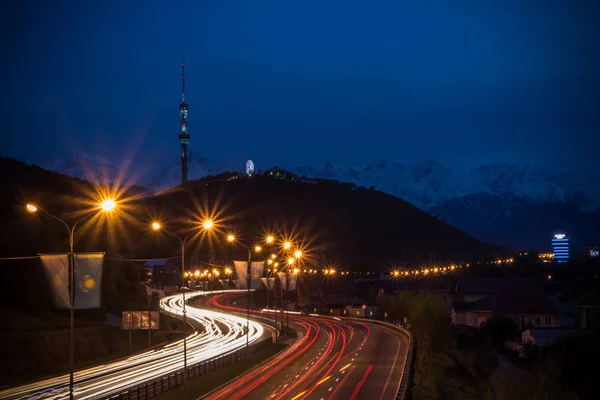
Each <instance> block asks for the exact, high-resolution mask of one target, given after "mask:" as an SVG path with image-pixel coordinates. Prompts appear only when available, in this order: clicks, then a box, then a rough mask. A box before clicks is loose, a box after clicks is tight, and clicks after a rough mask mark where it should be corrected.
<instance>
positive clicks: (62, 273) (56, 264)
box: [40, 254, 71, 309]
mask: <svg viewBox="0 0 600 400" xmlns="http://www.w3.org/2000/svg"><path fill="white" fill-rule="evenodd" d="M40 260H42V266H43V268H44V274H45V275H46V278H47V279H48V283H49V284H50V293H51V295H52V303H53V305H54V307H56V308H62V309H64V308H67V309H69V308H71V302H70V300H69V255H68V254H40Z"/></svg>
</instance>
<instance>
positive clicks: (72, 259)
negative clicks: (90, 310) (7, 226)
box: [27, 204, 91, 400]
mask: <svg viewBox="0 0 600 400" xmlns="http://www.w3.org/2000/svg"><path fill="white" fill-rule="evenodd" d="M27 210H28V211H29V212H36V211H39V212H40V213H42V214H44V215H47V216H48V217H50V218H53V219H55V220H57V221H59V222H60V223H62V224H63V225H64V226H65V228H66V229H67V232H68V233H69V254H68V256H67V261H68V268H69V399H70V400H73V384H74V379H73V365H74V358H75V357H74V354H75V312H74V308H75V252H74V242H75V227H76V226H77V224H79V223H80V222H81V221H83V220H85V219H87V218H89V217H90V216H91V215H87V216H85V217H83V218H81V219H80V220H78V221H76V222H75V223H74V224H73V225H72V226H69V224H67V223H66V222H65V221H63V220H62V219H60V218H58V217H57V216H55V215H52V214H50V213H49V212H46V211H44V210H42V209H40V208H37V207H35V206H33V205H30V204H28V205H27Z"/></svg>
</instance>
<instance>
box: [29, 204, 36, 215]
mask: <svg viewBox="0 0 600 400" xmlns="http://www.w3.org/2000/svg"><path fill="white" fill-rule="evenodd" d="M37 210H38V209H37V207H36V206H34V205H33V204H27V211H29V212H30V213H34V212H36V211H37Z"/></svg>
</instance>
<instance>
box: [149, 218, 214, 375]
mask: <svg viewBox="0 0 600 400" xmlns="http://www.w3.org/2000/svg"><path fill="white" fill-rule="evenodd" d="M213 225H214V224H213V222H212V221H211V220H209V219H208V220H206V221H204V223H203V224H202V228H203V229H205V230H210V229H212V227H213ZM152 229H153V230H155V231H164V232H165V233H167V234H169V235H171V236H174V237H176V238H177V239H178V240H179V243H180V244H181V296H182V299H183V331H184V332H183V385H184V386H187V336H186V334H185V331H186V327H187V320H186V315H187V314H186V310H185V243H186V241H187V240H188V239H189V238H190V237H192V236H193V235H194V234H196V233H197V232H195V231H194V232H191V233H190V234H188V235H187V236H186V237H184V238H181V236H179V235H178V234H176V233H174V232H172V231H170V230H168V229H165V228H163V227H162V225H161V224H160V223H159V222H153V223H152ZM199 275H200V272H199V271H196V276H199Z"/></svg>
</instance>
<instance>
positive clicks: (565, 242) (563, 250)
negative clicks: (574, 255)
mask: <svg viewBox="0 0 600 400" xmlns="http://www.w3.org/2000/svg"><path fill="white" fill-rule="evenodd" d="M552 251H553V253H554V260H556V262H557V263H559V264H562V263H566V262H568V261H569V238H568V237H567V235H565V234H564V233H557V234H555V235H554V237H553V238H552Z"/></svg>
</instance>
